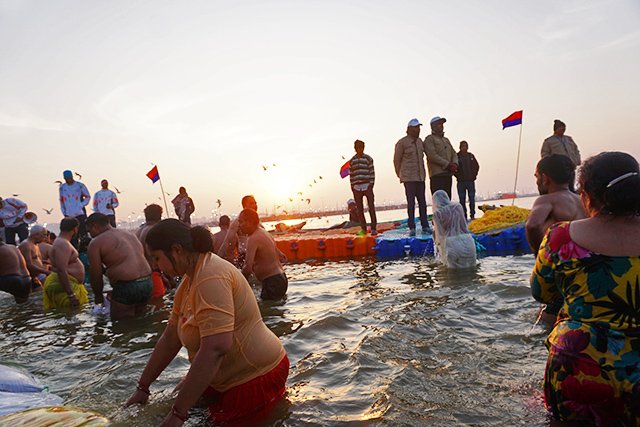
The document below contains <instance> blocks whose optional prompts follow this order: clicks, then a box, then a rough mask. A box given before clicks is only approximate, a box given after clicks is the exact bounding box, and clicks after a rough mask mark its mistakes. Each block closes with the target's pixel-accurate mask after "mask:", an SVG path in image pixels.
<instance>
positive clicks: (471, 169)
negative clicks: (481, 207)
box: [455, 141, 480, 219]
mask: <svg viewBox="0 0 640 427" xmlns="http://www.w3.org/2000/svg"><path fill="white" fill-rule="evenodd" d="M468 150H469V144H468V143H467V141H460V151H458V163H459V164H458V170H457V171H456V173H455V175H456V178H457V180H458V186H457V187H458V198H459V199H460V204H461V205H462V209H463V210H464V217H465V219H467V218H468V216H467V206H466V203H467V200H466V199H467V193H469V213H470V214H471V219H475V216H476V177H477V176H478V171H479V170H480V165H479V164H478V160H476V156H474V155H473V154H471V153H470V152H469V151H468Z"/></svg>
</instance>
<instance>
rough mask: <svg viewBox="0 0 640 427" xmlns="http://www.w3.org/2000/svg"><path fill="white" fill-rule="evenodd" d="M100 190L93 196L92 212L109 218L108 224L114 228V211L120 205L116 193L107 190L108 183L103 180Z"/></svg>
mask: <svg viewBox="0 0 640 427" xmlns="http://www.w3.org/2000/svg"><path fill="white" fill-rule="evenodd" d="M100 186H102V190H100V191H98V192H97V193H96V194H94V195H93V211H94V212H99V213H101V214H103V215H106V216H107V218H109V224H111V226H112V227H113V228H116V211H115V209H116V208H117V207H118V205H119V204H120V203H119V202H118V196H116V193H114V192H113V191H111V190H109V181H107V180H106V179H103V180H102V181H101V182H100Z"/></svg>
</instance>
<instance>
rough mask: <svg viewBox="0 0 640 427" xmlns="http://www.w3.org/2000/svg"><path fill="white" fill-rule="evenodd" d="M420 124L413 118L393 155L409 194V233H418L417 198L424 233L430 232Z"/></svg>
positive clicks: (394, 163)
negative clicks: (416, 218) (416, 217)
mask: <svg viewBox="0 0 640 427" xmlns="http://www.w3.org/2000/svg"><path fill="white" fill-rule="evenodd" d="M420 126H422V123H420V122H419V121H418V119H411V120H410V121H409V123H408V125H407V136H405V137H404V138H402V139H400V140H399V141H398V142H397V143H396V147H395V152H394V155H393V166H394V167H395V170H396V175H397V176H398V178H400V182H401V183H402V184H404V192H405V195H406V196H407V214H408V217H409V221H408V225H409V235H410V236H415V235H416V222H415V215H416V199H417V200H418V212H419V213H420V224H421V225H422V233H423V234H424V233H430V232H431V228H430V227H429V220H428V218H427V200H426V198H425V194H424V192H425V182H424V181H425V179H426V177H427V174H426V171H425V168H424V144H423V142H422V140H421V139H420Z"/></svg>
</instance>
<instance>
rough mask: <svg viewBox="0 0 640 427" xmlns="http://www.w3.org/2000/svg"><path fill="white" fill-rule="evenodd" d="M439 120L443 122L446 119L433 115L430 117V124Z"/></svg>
mask: <svg viewBox="0 0 640 427" xmlns="http://www.w3.org/2000/svg"><path fill="white" fill-rule="evenodd" d="M439 121H442V123H444V122H446V121H447V119H445V118H444V117H440V116H435V117H434V118H433V119H431V122H430V124H434V123H437V122H439Z"/></svg>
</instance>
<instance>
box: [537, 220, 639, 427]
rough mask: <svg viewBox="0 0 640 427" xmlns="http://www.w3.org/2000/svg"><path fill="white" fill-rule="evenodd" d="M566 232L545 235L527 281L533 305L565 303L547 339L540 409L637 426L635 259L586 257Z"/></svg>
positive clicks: (563, 228) (562, 228) (562, 226)
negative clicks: (547, 353) (533, 300)
mask: <svg viewBox="0 0 640 427" xmlns="http://www.w3.org/2000/svg"><path fill="white" fill-rule="evenodd" d="M569 226H570V223H569V222H564V223H559V224H556V225H554V226H553V227H551V228H550V229H549V231H548V232H547V235H546V236H545V238H544V240H543V242H542V245H541V246H540V251H539V252H538V257H537V259H536V265H535V268H534V270H533V273H532V274H531V292H532V294H533V297H534V298H535V299H536V300H538V301H540V302H542V303H551V302H553V301H554V300H555V299H556V298H558V297H560V298H563V300H564V304H563V306H562V309H561V310H560V313H559V314H558V319H557V321H556V324H555V326H554V328H553V330H552V331H551V333H550V334H549V337H548V338H547V340H546V346H547V348H548V349H549V358H548V359H547V367H546V372H545V386H544V395H545V402H546V405H547V407H548V408H549V409H550V410H551V411H552V412H553V415H554V416H555V417H556V418H558V419H560V420H563V421H564V420H567V421H568V420H589V421H591V422H593V423H595V424H597V425H601V426H617V425H622V426H636V425H640V256H638V257H626V256H606V255H601V254H597V253H593V252H591V251H589V250H587V249H585V248H583V247H581V246H580V245H578V244H576V243H575V242H573V241H572V240H571V237H570V235H569Z"/></svg>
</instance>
